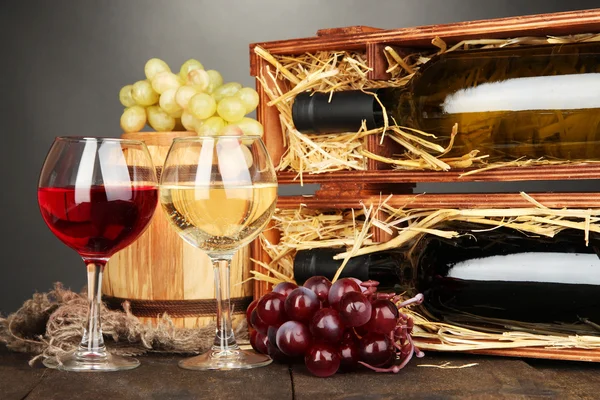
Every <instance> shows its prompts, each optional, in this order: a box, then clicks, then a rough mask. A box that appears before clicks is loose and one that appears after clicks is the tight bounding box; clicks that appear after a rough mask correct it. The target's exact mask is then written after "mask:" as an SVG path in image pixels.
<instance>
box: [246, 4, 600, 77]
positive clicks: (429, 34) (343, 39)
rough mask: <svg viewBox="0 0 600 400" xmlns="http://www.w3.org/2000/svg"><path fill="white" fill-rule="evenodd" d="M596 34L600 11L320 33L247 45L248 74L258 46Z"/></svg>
mask: <svg viewBox="0 0 600 400" xmlns="http://www.w3.org/2000/svg"><path fill="white" fill-rule="evenodd" d="M598 31H600V8H599V9H591V10H581V11H567V12H559V13H550V14H537V15H526V16H517V17H506V18H496V19H486V20H478V21H463V22H456V23H451V24H441V25H426V26H418V27H411V28H400V29H377V28H372V27H363V26H351V27H345V28H335V29H322V30H320V31H318V36H315V37H309V38H302V39H289V40H278V41H271V42H263V43H253V44H251V45H250V71H251V74H252V76H256V73H257V70H256V63H255V61H256V57H255V55H254V47H255V46H256V45H260V46H262V47H263V48H265V49H267V50H268V51H269V52H271V53H272V54H299V53H304V52H309V53H310V52H315V51H320V50H358V49H366V48H367V45H368V44H369V43H380V44H398V45H403V46H427V47H429V46H431V39H433V38H434V37H436V36H437V37H440V38H442V39H443V40H444V41H446V42H447V43H457V42H459V41H461V40H467V39H480V38H490V39H491V38H507V37H521V36H546V35H553V36H558V35H573V34H578V33H589V32H598Z"/></svg>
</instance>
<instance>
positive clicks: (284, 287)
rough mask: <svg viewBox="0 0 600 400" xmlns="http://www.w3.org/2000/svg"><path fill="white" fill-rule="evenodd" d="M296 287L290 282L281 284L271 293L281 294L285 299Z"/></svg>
mask: <svg viewBox="0 0 600 400" xmlns="http://www.w3.org/2000/svg"><path fill="white" fill-rule="evenodd" d="M297 287H298V285H296V284H295V283H292V282H281V283H279V284H277V285H276V286H275V287H274V288H273V292H275V293H281V294H282V295H284V296H286V297H287V295H289V294H290V292H291V291H292V290H294V289H296V288H297Z"/></svg>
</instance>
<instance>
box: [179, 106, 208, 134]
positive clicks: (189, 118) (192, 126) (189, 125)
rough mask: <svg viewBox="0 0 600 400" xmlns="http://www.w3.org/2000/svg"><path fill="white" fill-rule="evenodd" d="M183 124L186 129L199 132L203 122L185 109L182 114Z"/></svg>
mask: <svg viewBox="0 0 600 400" xmlns="http://www.w3.org/2000/svg"><path fill="white" fill-rule="evenodd" d="M181 124H182V125H183V127H184V128H185V130H187V131H194V132H197V131H198V129H199V128H200V126H202V124H203V122H202V121H200V120H199V119H198V118H196V117H194V115H193V114H192V113H191V112H189V111H187V110H183V113H182V114H181Z"/></svg>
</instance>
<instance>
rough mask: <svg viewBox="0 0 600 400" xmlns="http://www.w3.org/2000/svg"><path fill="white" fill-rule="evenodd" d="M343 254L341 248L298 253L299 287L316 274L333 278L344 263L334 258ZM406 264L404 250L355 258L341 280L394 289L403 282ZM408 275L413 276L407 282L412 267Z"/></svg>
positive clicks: (347, 266)
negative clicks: (392, 287) (376, 282)
mask: <svg viewBox="0 0 600 400" xmlns="http://www.w3.org/2000/svg"><path fill="white" fill-rule="evenodd" d="M343 251H344V249H340V248H321V249H313V250H300V251H298V252H297V253H296V256H295V257H294V279H295V280H296V282H298V283H299V284H303V283H304V282H305V281H306V280H307V279H308V278H310V277H311V276H315V275H321V276H324V277H326V278H328V279H333V277H334V276H335V273H336V271H337V270H338V268H339V267H340V265H341V264H342V261H340V260H334V259H333V257H334V256H335V255H336V254H338V253H341V252H343ZM405 264H406V259H405V256H404V251H402V250H390V251H386V252H379V253H373V254H367V255H365V256H359V257H353V258H351V259H350V260H349V261H348V263H347V264H346V266H345V267H344V269H343V270H342V273H341V275H340V278H348V277H352V278H357V279H360V280H361V281H366V280H369V279H372V280H375V281H378V282H380V283H381V284H383V285H391V286H394V285H395V284H397V283H399V282H400V281H401V280H402V278H403V275H402V274H403V272H402V271H401V270H400V269H399V268H400V267H401V266H403V265H405ZM406 273H408V274H410V276H409V277H408V279H411V278H412V268H407V269H406ZM391 286H390V287H391Z"/></svg>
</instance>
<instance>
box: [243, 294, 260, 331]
mask: <svg viewBox="0 0 600 400" xmlns="http://www.w3.org/2000/svg"><path fill="white" fill-rule="evenodd" d="M257 303H258V299H254V300H252V303H250V305H249V306H248V308H247V309H246V321H247V322H248V326H249V327H250V328H253V326H252V321H251V320H250V317H251V316H252V311H254V309H255V308H256V304H257Z"/></svg>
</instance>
